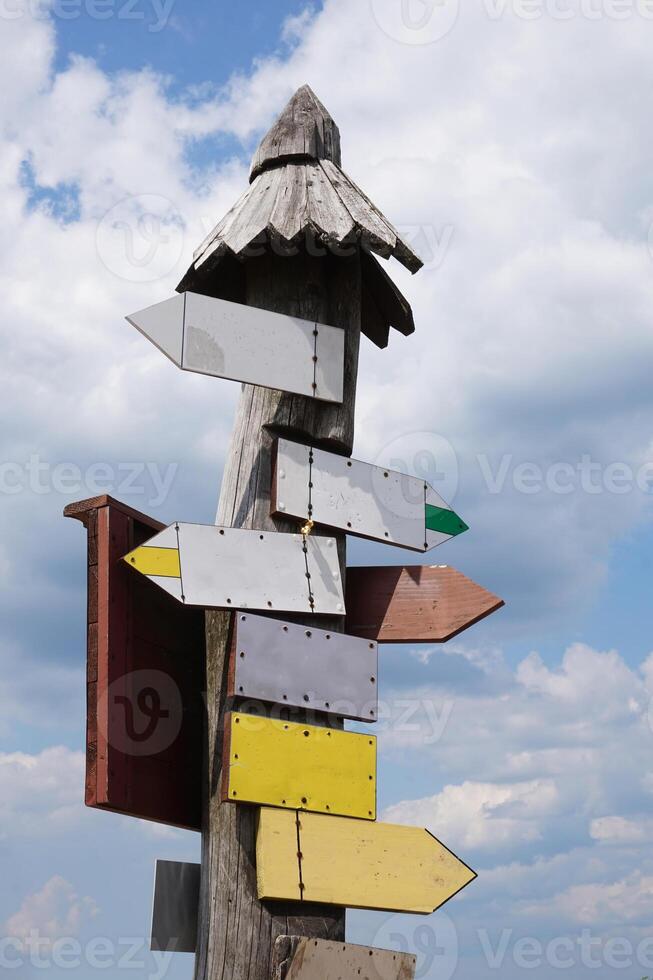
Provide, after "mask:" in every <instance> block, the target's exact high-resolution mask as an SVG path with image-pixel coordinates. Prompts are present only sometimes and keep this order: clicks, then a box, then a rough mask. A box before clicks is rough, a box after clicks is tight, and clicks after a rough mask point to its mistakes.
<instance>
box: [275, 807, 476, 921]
mask: <svg viewBox="0 0 653 980" xmlns="http://www.w3.org/2000/svg"><path fill="white" fill-rule="evenodd" d="M256 873H257V880H258V893H259V898H267V899H272V898H273V899H285V900H290V901H296V902H328V903H333V904H335V905H345V906H348V907H351V908H362V909H380V910H385V911H388V912H417V913H421V914H428V913H430V912H435V910H436V909H438V908H440V906H442V905H444V903H445V902H448V901H449V899H450V898H453V896H454V895H456V894H457V893H458V892H459V891H460V890H461V889H462V888H464V887H465V885H468V884H469V883H470V881H473V880H474V878H475V877H476V873H475V872H474V871H472V870H471V868H468V867H467V865H466V864H465V863H464V862H463V861H461V860H460V859H459V858H457V857H456V855H455V854H453V853H452V852H451V851H450V850H448V848H446V847H445V846H444V844H441V843H440V841H439V840H437V838H435V837H433V836H432V834H430V833H429V832H428V830H422V828H421V827H405V826H403V825H401V824H390V823H372V822H370V821H365V820H348V819H345V818H343V817H330V816H323V815H322V814H318V813H301V812H299V811H296V812H294V813H292V812H288V811H285V810H278V809H273V808H271V807H262V808H261V810H260V811H259V823H258V833H257V839H256Z"/></svg>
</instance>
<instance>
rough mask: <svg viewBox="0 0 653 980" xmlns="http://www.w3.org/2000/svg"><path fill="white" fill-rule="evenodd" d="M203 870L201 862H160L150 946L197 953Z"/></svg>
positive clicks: (176, 951)
mask: <svg viewBox="0 0 653 980" xmlns="http://www.w3.org/2000/svg"><path fill="white" fill-rule="evenodd" d="M200 870H201V865H199V864H185V863H183V862H181V861H157V862H156V868H155V872H154V903H153V907H152V936H151V939H150V949H152V950H155V951H157V952H163V953H165V952H169V953H194V952H195V947H196V944H197V912H198V908H199V900H200Z"/></svg>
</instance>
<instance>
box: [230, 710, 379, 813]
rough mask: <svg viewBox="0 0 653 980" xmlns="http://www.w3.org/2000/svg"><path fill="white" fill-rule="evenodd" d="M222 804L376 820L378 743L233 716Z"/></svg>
mask: <svg viewBox="0 0 653 980" xmlns="http://www.w3.org/2000/svg"><path fill="white" fill-rule="evenodd" d="M222 799H223V800H225V801H226V800H229V801H230V802H232V803H264V804H268V805H270V806H278V807H287V808H290V809H292V810H294V809H300V808H301V809H305V810H314V811H317V812H318V813H337V814H341V815H342V816H350V817H360V818H362V819H363V820H374V819H375V817H376V739H375V738H374V736H373V735H357V734H355V733H353V732H343V731H341V730H339V729H332V728H319V727H317V726H316V725H297V724H295V723H294V722H290V721H283V720H279V719H278V718H264V717H262V716H261V715H246V714H242V713H240V712H229V713H227V715H226V716H225V731H224V749H223V760H222Z"/></svg>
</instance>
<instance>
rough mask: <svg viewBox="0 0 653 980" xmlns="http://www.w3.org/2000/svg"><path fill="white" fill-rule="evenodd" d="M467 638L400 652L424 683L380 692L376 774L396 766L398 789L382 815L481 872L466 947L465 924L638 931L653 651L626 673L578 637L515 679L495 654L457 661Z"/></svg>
mask: <svg viewBox="0 0 653 980" xmlns="http://www.w3.org/2000/svg"><path fill="white" fill-rule="evenodd" d="M464 645H465V644H464V642H461V641H457V643H456V644H455V645H453V644H451V645H449V646H448V653H449V656H448V657H445V658H439V659H437V660H436V659H430V660H427V661H426V662H424V661H423V659H422V658H420V657H419V655H417V656H415V657H414V658H411V659H414V660H416V661H417V662H419V663H420V664H421V667H420V669H421V670H422V673H423V674H425V673H426V672H427V671H428V673H429V675H430V676H431V677H432V681H431V684H430V685H427V684H426V683H422V684H421V685H419V686H415V685H412V684H411V683H406V684H403V685H401V686H396V687H395V688H394V690H388V687H387V686H386V688H385V695H386V698H387V701H388V703H389V704H391V705H393V706H394V709H395V710H394V711H393V715H392V717H391V718H390V719H389V720H388V721H386V722H384V723H382V724H380V729H381V730H380V732H379V748H380V758H381V767H380V778H381V781H382V783H383V782H385V780H388V779H392V778H393V773H395V774H396V773H397V771H400V772H401V773H402V776H401V785H402V786H403V787H404V793H403V796H402V798H396V797H395V801H394V802H392V803H390V805H388V806H386V807H385V809H384V811H383V814H382V819H384V820H388V821H391V822H392V821H397V822H399V823H406V824H411V825H417V826H424V827H427V828H428V829H429V830H430V831H431V833H433V834H434V835H435V836H436V837H437V838H438V839H440V840H441V841H443V843H445V844H446V845H447V846H448V847H450V848H451V849H452V850H453V851H454V852H455V853H456V854H458V855H459V856H460V857H461V858H462V859H463V860H464V861H466V862H467V863H469V864H470V865H471V866H472V867H473V868H475V870H477V871H478V872H479V878H478V880H477V881H476V882H474V884H473V885H472V886H470V888H469V889H468V890H467V891H466V893H465V902H466V906H465V919H466V922H467V925H466V927H465V928H466V929H467V930H468V931H469V933H470V935H471V936H472V938H471V939H470V940H469V942H471V943H472V944H473V943H474V942H477V937H476V939H475V938H474V933H473V931H474V929H493V928H496V929H499V930H500V929H502V928H504V927H506V925H507V926H509V927H510V928H511V929H513V930H516V931H517V934H519V935H533V934H534V933H533V930H534V929H535V930H536V932H535V934H536V935H542V933H543V932H544V933H546V934H549V933H551V934H553V935H555V934H556V931H557V933H558V934H560V931H561V930H562V933H561V934H564V935H566V934H567V930H568V929H569V928H571V927H572V926H573V927H575V926H589V927H591V928H592V929H593V930H594V931H595V933H596V935H598V936H606V935H608V934H612V933H611V932H610V930H611V929H612V927H613V926H614V929H615V930H618V928H619V927H618V925H616V924H615V923H619V922H622V923H623V924H624V928H625V925H626V924H627V925H628V928H629V929H631V927H632V930H634V932H633V935H634V934H635V933H636V932H637V930H640V931H642V930H644V931H645V930H646V924H647V922H648V921H649V919H647V916H650V914H651V913H653V902H651V894H650V889H649V884H648V882H649V880H650V878H651V875H653V862H652V861H651V860H650V858H649V855H648V851H649V849H650V848H649V843H650V841H651V839H653V821H652V820H651V818H650V816H649V815H648V810H649V809H650V793H651V786H652V785H653V780H652V778H651V772H650V754H651V746H652V745H653V730H652V728H651V725H650V723H649V703H650V694H649V690H648V683H649V677H650V673H649V667H650V664H649V659H650V658H649V659H647V660H646V661H645V662H644V664H642V666H641V669H636V668H630V667H629V666H628V665H627V664H626V663H625V662H624V660H623V659H622V657H621V656H620V655H619V654H618V653H617V652H616V651H606V652H601V651H597V650H594V649H592V648H591V647H589V646H587V645H584V644H577V643H576V644H572V645H571V646H570V647H569V648H568V649H567V650H566V651H565V652H564V654H563V656H562V658H561V660H560V663H559V664H553V665H549V666H546V665H545V664H544V663H543V661H542V659H541V657H540V656H539V655H537V654H536V653H531V654H529V655H528V656H527V657H525V658H524V659H523V660H522V661H521V662H520V663H518V664H517V665H516V666H515V667H514V669H512V670H511V669H510V668H509V667H508V665H507V664H506V663H505V662H504V661H503V660H502V659H501V658H499V657H498V656H497V652H496V650H494V649H491V650H490V655H488V656H483V654H482V650H480V649H477V648H472V653H471V654H470V655H467V656H465V654H464V652H463V650H462V649H461V648H463V647H464ZM456 660H459V661H460V662H461V664H463V666H464V672H463V673H462V674H460V675H457V674H456V673H455V672H452V669H451V668H452V667H453V666H455V661H456ZM470 668H471V671H472V673H471V674H470ZM413 676H414V675H413V674H411V677H413ZM439 678H441V683H438V679H439ZM443 704H448V705H449V706H450V707H449V711H448V713H446V716H445V717H444V724H442V725H441V727H440V728H438V729H436V727H435V726H434V724H433V721H434V718H435V717H436V714H434V712H433V706H438V708H439V714H438V715H437V717H440V718H441V717H443V712H442V705H443ZM406 706H410V709H411V714H410V722H411V726H412V727H411V731H410V733H409V735H407V733H406V731H405V730H404V729H405V721H406V718H407V714H406ZM434 735H435V737H434ZM394 778H396V776H395V777H394ZM406 787H411V788H412V789H413V792H412V794H410V795H409V793H410V791H409V792H408V793H407V792H406V791H405V788H406ZM622 910H623V917H622V918H621V919H620V918H619V915H620V914H621V911H622ZM611 916H612V920H611V918H610V917H611ZM606 924H607V925H606ZM607 926H610V929H607ZM606 929H607V931H606ZM520 930H521V931H520ZM617 934H618V935H620V934H621V933H619V932H618V931H617Z"/></svg>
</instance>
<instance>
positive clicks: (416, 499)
mask: <svg viewBox="0 0 653 980" xmlns="http://www.w3.org/2000/svg"><path fill="white" fill-rule="evenodd" d="M272 512H273V513H274V514H278V515H284V516H287V517H296V518H298V519H299V520H301V521H306V520H312V521H314V522H315V523H316V524H323V525H325V526H326V527H332V528H340V529H342V530H343V531H346V532H347V533H348V534H357V535H359V536H360V537H363V538H371V539H373V540H377V541H385V542H386V543H387V544H394V545H399V546H400V547H401V548H410V549H412V550H413V551H429V550H430V549H431V548H435V546H436V545H438V544H442V542H443V541H448V540H449V538H452V537H454V535H456V534H462V532H463V531H467V530H468V528H467V525H466V524H465V522H464V521H463V520H462V519H461V518H460V517H459V516H458V514H456V512H455V511H454V510H452V509H451V507H450V506H449V504H447V503H446V502H445V501H444V500H443V499H442V497H441V496H440V495H439V494H438V493H437V492H436V491H435V490H434V489H433V487H432V486H430V485H429V484H428V483H425V482H424V480H420V479H418V478H417V477H414V476H407V475H406V474H405V473H399V472H397V471H396V470H388V469H386V468H385V467H383V466H373V465H372V464H370V463H363V462H361V461H360V460H357V459H347V458H346V457H344V456H338V455H337V454H336V453H329V452H325V450H323V449H314V448H312V447H310V446H305V445H301V444H300V443H297V442H291V441H290V440H288V439H279V440H278V442H277V454H276V465H275V469H274V476H273V481H272Z"/></svg>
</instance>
